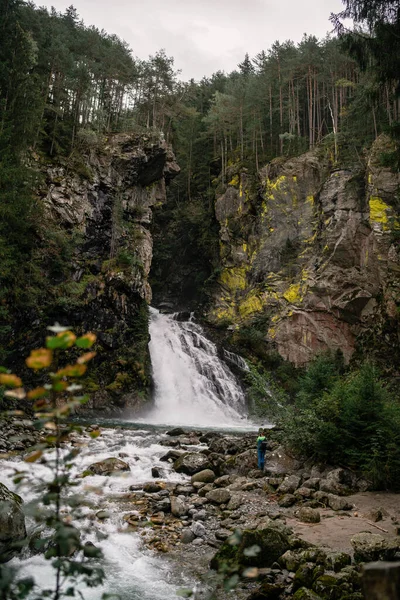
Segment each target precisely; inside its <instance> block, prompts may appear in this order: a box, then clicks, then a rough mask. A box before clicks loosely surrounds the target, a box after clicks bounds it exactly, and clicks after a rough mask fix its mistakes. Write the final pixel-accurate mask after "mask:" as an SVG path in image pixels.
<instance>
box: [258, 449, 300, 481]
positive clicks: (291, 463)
mask: <svg viewBox="0 0 400 600" xmlns="http://www.w3.org/2000/svg"><path fill="white" fill-rule="evenodd" d="M301 466H302V465H301V462H300V461H298V460H296V459H295V458H293V457H292V456H290V455H289V454H288V453H287V450H286V449H285V448H284V447H283V446H279V447H278V448H276V450H274V451H273V452H268V453H267V455H266V457H265V467H264V472H265V473H266V474H267V475H286V473H292V472H293V471H297V470H298V469H300V468H301Z"/></svg>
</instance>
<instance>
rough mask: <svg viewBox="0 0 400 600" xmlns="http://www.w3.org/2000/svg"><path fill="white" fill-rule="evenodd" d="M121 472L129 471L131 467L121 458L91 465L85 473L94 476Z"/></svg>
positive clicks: (108, 459)
mask: <svg viewBox="0 0 400 600" xmlns="http://www.w3.org/2000/svg"><path fill="white" fill-rule="evenodd" d="M121 471H129V465H128V464H127V463H126V462H124V461H123V460H120V459H119V458H106V459H104V460H100V461H99V462H97V463H93V464H92V465H90V466H89V467H88V468H87V470H86V472H85V473H86V474H91V473H93V475H111V474H112V473H120V472H121Z"/></svg>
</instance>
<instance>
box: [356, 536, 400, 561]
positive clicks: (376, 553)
mask: <svg viewBox="0 0 400 600" xmlns="http://www.w3.org/2000/svg"><path fill="white" fill-rule="evenodd" d="M350 542H351V545H352V546H353V548H354V560H355V561H356V562H374V561H376V560H393V559H394V558H395V555H396V552H397V551H398V550H399V549H400V541H399V540H396V539H385V538H384V537H383V536H381V535H379V534H377V533H366V532H365V533H357V534H356V535H354V536H353V537H352V538H351V540H350Z"/></svg>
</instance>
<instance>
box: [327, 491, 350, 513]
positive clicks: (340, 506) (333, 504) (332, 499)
mask: <svg viewBox="0 0 400 600" xmlns="http://www.w3.org/2000/svg"><path fill="white" fill-rule="evenodd" d="M327 504H328V506H329V507H330V508H331V509H332V510H351V509H352V508H353V504H352V503H351V502H349V501H348V500H346V498H343V497H342V496H336V494H328V498H327Z"/></svg>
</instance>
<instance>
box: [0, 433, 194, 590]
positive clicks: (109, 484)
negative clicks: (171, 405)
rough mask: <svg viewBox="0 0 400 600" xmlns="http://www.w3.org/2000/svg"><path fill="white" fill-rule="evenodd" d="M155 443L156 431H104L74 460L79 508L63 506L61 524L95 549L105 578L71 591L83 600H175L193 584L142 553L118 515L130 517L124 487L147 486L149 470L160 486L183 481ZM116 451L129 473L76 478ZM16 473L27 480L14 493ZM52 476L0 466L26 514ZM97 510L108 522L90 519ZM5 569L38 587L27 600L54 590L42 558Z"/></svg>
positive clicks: (33, 467)
mask: <svg viewBox="0 0 400 600" xmlns="http://www.w3.org/2000/svg"><path fill="white" fill-rule="evenodd" d="M161 438H164V439H165V438H166V435H165V433H164V434H163V433H161V432H160V431H156V432H154V431H153V432H149V431H146V430H139V431H138V430H130V429H104V430H103V432H102V435H101V436H100V437H99V438H97V439H96V440H91V441H90V442H89V443H88V444H87V446H85V445H84V446H83V447H82V448H81V451H80V453H79V455H78V456H77V457H76V458H75V461H74V465H73V469H72V471H71V476H72V478H73V480H74V483H75V485H76V487H74V488H72V489H70V490H69V493H70V494H78V495H79V496H80V497H81V504H80V506H79V508H78V509H76V510H75V511H74V512H73V513H70V509H69V508H68V507H67V506H66V507H63V508H62V512H63V514H64V516H65V518H72V524H74V525H75V526H76V527H77V528H78V529H79V530H80V532H81V539H82V542H86V541H89V542H93V543H94V544H95V545H96V546H97V547H99V548H101V550H102V552H103V556H104V560H102V561H101V566H102V567H103V568H104V571H105V574H106V581H105V583H104V585H102V586H100V587H95V588H87V587H86V586H85V585H84V584H82V583H80V584H79V585H78V586H77V587H78V589H79V591H80V592H81V593H82V594H83V597H84V598H85V600H100V598H101V597H102V594H103V593H107V594H111V595H112V597H113V598H117V597H118V598H119V599H120V600H159V599H160V598H163V599H164V600H175V599H176V597H177V596H176V591H177V589H178V588H180V587H182V586H183V587H187V585H188V584H189V585H192V584H193V583H194V581H193V579H192V580H190V579H188V578H187V577H183V576H182V575H180V574H178V573H175V572H171V566H170V565H169V564H168V563H167V562H166V561H165V560H164V561H162V560H161V559H160V558H159V557H158V556H156V555H155V554H154V553H153V552H151V551H149V550H146V549H145V547H144V546H143V544H142V543H141V539H140V536H139V535H138V534H137V533H132V532H130V531H129V530H128V529H127V526H126V523H125V522H124V515H125V514H129V513H131V512H132V510H133V509H134V508H135V506H134V505H132V504H130V503H129V501H125V502H124V501H123V500H122V498H123V496H124V495H126V493H127V492H128V491H129V486H130V485H132V484H135V485H138V484H139V485H140V484H141V483H144V482H146V481H151V480H152V474H151V469H152V467H154V466H155V467H158V468H159V469H162V472H163V479H164V480H165V481H175V482H181V483H183V482H184V481H185V480H187V477H186V476H184V475H179V474H177V473H175V471H173V470H172V468H171V466H170V465H169V463H166V462H160V460H159V459H160V457H161V456H162V455H164V454H165V452H166V448H165V447H164V446H161V445H160V444H159V441H160V439H161ZM67 451H68V450H67V448H66V449H65V452H67ZM120 451H123V453H124V458H123V460H124V461H125V462H126V463H128V465H129V467H130V470H129V471H127V472H124V473H122V474H120V476H114V477H104V476H101V475H91V476H88V477H85V478H84V479H82V478H81V476H80V475H81V473H82V472H84V471H85V469H87V468H88V466H89V465H90V464H92V463H93V462H97V461H99V460H104V459H105V458H108V457H110V456H114V457H117V456H118V454H119V452H120ZM48 460H49V464H51V461H52V460H54V453H53V452H50V453H49V454H48ZM16 469H17V470H18V472H19V473H21V472H24V473H26V474H27V479H26V482H25V483H22V484H21V485H20V487H17V488H16V487H15V484H14V483H13V475H15V470H16ZM53 476H54V473H52V471H51V469H50V468H49V466H48V464H41V463H40V462H36V463H31V464H29V463H24V462H23V461H21V459H19V458H18V457H16V458H15V459H9V460H2V461H1V473H0V482H1V483H4V484H5V485H7V486H8V487H9V488H11V489H14V490H15V491H17V492H18V493H19V494H21V496H22V497H23V498H24V502H25V507H26V511H27V513H28V514H29V512H30V511H29V504H30V503H33V505H35V506H36V503H37V499H38V497H40V495H41V492H40V490H41V482H42V481H50V480H51V479H52V478H53ZM100 509H107V511H108V512H109V518H107V519H105V520H100V519H97V518H96V516H95V515H96V512H97V511H98V510H100ZM35 528H36V525H35V521H34V519H32V518H29V519H28V522H27V529H28V535H29V534H30V533H31V531H32V530H34V529H35ZM9 564H10V565H11V566H12V567H15V568H17V569H18V571H19V573H18V576H19V577H24V576H33V577H34V579H35V582H36V585H37V586H38V587H37V589H36V594H33V596H32V597H34V598H38V597H42V596H41V593H40V590H44V589H48V588H50V589H51V588H53V589H54V585H55V573H54V569H53V568H52V566H51V561H48V560H46V559H45V558H44V556H43V554H36V555H35V554H30V553H29V552H28V551H25V555H22V556H20V557H18V558H14V559H13V560H12V561H11V563H9ZM114 594H115V596H114ZM77 595H78V594H77ZM0 596H1V593H0ZM80 597H82V596H80ZM29 598H30V597H29Z"/></svg>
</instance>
